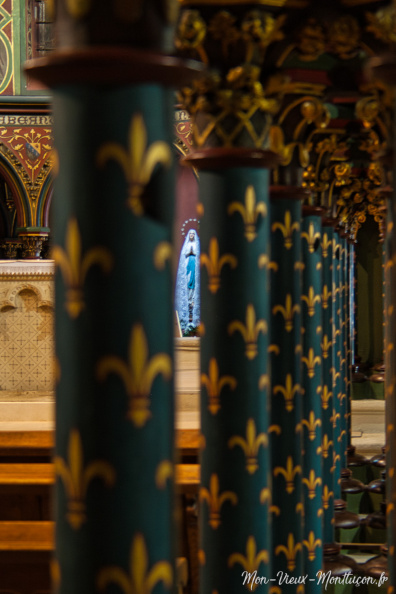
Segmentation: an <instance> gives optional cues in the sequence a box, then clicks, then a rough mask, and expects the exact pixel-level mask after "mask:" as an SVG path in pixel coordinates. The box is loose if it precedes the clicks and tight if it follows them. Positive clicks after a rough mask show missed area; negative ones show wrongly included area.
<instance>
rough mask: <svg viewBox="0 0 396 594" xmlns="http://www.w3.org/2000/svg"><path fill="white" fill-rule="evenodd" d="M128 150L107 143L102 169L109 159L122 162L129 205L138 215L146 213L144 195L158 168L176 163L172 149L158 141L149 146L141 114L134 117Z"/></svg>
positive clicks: (102, 149)
mask: <svg viewBox="0 0 396 594" xmlns="http://www.w3.org/2000/svg"><path fill="white" fill-rule="evenodd" d="M128 143H129V144H128V150H125V148H124V147H123V146H122V145H121V144H120V143H117V142H106V143H104V144H103V145H102V146H101V147H100V149H99V151H98V154H97V163H98V166H99V167H104V165H105V164H106V163H107V162H108V161H109V160H114V161H115V162H116V163H118V164H119V165H120V167H121V169H122V171H123V173H124V175H125V179H126V181H127V183H128V198H127V204H128V206H129V208H130V209H131V211H132V212H133V214H134V215H136V216H141V215H143V213H144V206H143V193H144V190H145V188H146V186H147V184H148V183H149V181H150V179H151V177H152V175H153V172H154V169H155V168H156V167H157V166H162V167H165V168H169V167H170V166H171V164H172V151H171V148H170V146H169V145H168V144H167V143H166V142H164V141H162V140H157V141H155V142H153V143H152V144H151V145H150V146H149V147H148V146H147V130H146V125H145V122H144V119H143V117H142V115H141V114H140V113H136V114H134V115H133V117H132V119H131V123H130V126H129V138H128Z"/></svg>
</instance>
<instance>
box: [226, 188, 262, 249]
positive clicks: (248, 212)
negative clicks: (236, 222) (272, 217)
mask: <svg viewBox="0 0 396 594" xmlns="http://www.w3.org/2000/svg"><path fill="white" fill-rule="evenodd" d="M234 212H239V214H240V215H241V217H242V219H243V222H244V224H245V237H246V239H247V240H248V241H249V242H251V241H253V240H254V239H256V237H257V231H256V229H257V221H258V218H259V215H262V216H263V217H265V216H267V205H266V204H265V202H256V192H255V190H254V187H253V186H252V185H249V186H248V187H247V188H246V192H245V204H242V202H231V204H230V205H229V206H228V214H229V215H232V214H233V213H234Z"/></svg>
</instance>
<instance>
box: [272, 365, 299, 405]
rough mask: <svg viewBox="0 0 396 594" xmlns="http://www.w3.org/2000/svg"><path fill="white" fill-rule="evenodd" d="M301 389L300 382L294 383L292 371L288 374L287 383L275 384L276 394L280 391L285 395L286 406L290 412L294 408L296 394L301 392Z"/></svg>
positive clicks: (274, 391)
mask: <svg viewBox="0 0 396 594" xmlns="http://www.w3.org/2000/svg"><path fill="white" fill-rule="evenodd" d="M300 390H301V386H300V384H294V385H293V378H292V375H291V374H290V373H288V374H287V376H286V381H285V385H284V386H281V385H277V386H274V388H273V393H274V395H276V394H279V393H281V394H282V395H283V397H284V399H285V408H286V410H287V411H288V412H290V411H291V410H293V408H294V405H293V400H294V396H295V395H296V394H298V393H299V392H300Z"/></svg>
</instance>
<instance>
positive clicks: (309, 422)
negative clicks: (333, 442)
mask: <svg viewBox="0 0 396 594" xmlns="http://www.w3.org/2000/svg"><path fill="white" fill-rule="evenodd" d="M302 424H303V425H305V426H306V428H307V429H308V437H309V439H310V440H311V441H313V440H314V439H315V437H316V427H321V425H322V421H321V419H315V413H314V411H313V410H311V411H310V413H309V417H308V419H303V420H302Z"/></svg>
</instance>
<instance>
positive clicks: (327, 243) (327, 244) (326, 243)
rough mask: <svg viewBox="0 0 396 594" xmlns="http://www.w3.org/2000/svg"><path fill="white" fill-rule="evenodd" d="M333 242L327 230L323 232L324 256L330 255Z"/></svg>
mask: <svg viewBox="0 0 396 594" xmlns="http://www.w3.org/2000/svg"><path fill="white" fill-rule="evenodd" d="M332 244H333V242H332V240H331V239H329V236H328V235H327V233H326V231H325V232H324V233H323V237H322V256H323V258H327V256H328V255H329V247H331V246H332Z"/></svg>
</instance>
